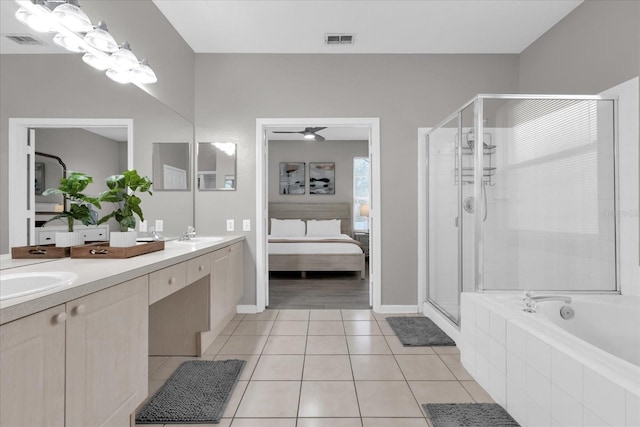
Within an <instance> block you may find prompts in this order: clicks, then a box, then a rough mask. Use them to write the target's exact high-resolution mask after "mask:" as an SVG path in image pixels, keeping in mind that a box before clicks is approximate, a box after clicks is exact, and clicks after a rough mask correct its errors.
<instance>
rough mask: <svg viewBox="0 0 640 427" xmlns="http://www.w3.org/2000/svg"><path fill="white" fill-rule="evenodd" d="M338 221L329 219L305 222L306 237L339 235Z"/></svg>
mask: <svg viewBox="0 0 640 427" xmlns="http://www.w3.org/2000/svg"><path fill="white" fill-rule="evenodd" d="M341 234H342V233H341V232H340V220H339V219H330V220H327V221H316V220H315V219H311V220H309V221H307V237H336V236H339V235H341Z"/></svg>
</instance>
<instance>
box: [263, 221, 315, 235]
mask: <svg viewBox="0 0 640 427" xmlns="http://www.w3.org/2000/svg"><path fill="white" fill-rule="evenodd" d="M305 228H306V227H305V225H304V222H303V221H302V220H301V219H275V218H271V236H273V237H304V233H305Z"/></svg>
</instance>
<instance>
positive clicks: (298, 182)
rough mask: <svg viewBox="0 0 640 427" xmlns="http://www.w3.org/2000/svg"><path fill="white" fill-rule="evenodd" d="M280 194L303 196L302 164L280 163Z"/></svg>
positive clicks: (304, 183)
mask: <svg viewBox="0 0 640 427" xmlns="http://www.w3.org/2000/svg"><path fill="white" fill-rule="evenodd" d="M279 172H280V176H279V188H280V191H279V192H280V194H294V195H296V194H298V195H299V194H305V192H306V178H307V175H306V164H305V163H304V162H280V169H279Z"/></svg>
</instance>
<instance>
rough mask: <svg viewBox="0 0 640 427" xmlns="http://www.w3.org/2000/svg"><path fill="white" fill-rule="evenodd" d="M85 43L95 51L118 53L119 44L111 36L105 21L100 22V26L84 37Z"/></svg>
mask: <svg viewBox="0 0 640 427" xmlns="http://www.w3.org/2000/svg"><path fill="white" fill-rule="evenodd" d="M84 41H85V42H87V44H88V45H89V46H91V47H93V48H94V49H98V50H101V51H103V52H109V53H114V52H117V51H118V43H117V42H116V40H115V39H114V38H113V36H112V35H111V34H109V30H108V29H107V24H105V23H104V22H103V21H100V22H98V25H96V26H95V28H94V29H93V30H91V31H89V32H88V33H87V34H86V35H85V36H84Z"/></svg>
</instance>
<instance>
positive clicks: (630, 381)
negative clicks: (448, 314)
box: [459, 292, 640, 427]
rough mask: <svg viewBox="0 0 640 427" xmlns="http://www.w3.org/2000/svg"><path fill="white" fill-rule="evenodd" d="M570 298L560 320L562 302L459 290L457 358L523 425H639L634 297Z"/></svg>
mask: <svg viewBox="0 0 640 427" xmlns="http://www.w3.org/2000/svg"><path fill="white" fill-rule="evenodd" d="M538 294H542V293H541V292H540V293H538ZM572 299H573V300H572V302H571V307H572V308H573V309H574V311H575V317H574V318H573V319H569V320H565V319H562V318H561V317H560V314H559V311H560V307H562V306H563V305H564V303H562V302H556V301H548V302H540V303H538V305H537V309H536V313H526V312H524V311H523V310H522V308H523V307H524V305H523V302H522V296H521V295H520V294H518V295H516V294H479V293H463V294H462V298H461V329H460V342H459V347H460V353H461V354H460V358H461V361H462V364H463V365H464V367H465V368H466V369H467V370H468V371H469V373H470V374H471V375H473V377H474V378H475V379H476V381H477V382H478V383H479V384H480V385H481V386H483V387H484V388H485V390H487V391H488V392H489V394H490V395H491V397H492V398H493V399H494V400H495V401H496V402H498V403H500V404H501V405H502V406H504V407H505V408H506V409H507V411H508V412H509V413H510V414H511V415H512V416H513V417H514V418H515V419H516V420H517V421H518V422H519V423H520V424H521V425H522V426H523V427H527V426H529V427H531V426H566V427H578V426H616V427H617V426H620V427H631V426H633V427H640V366H639V365H640V299H639V298H638V297H634V296H621V295H590V296H586V295H577V296H573V295H572Z"/></svg>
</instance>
